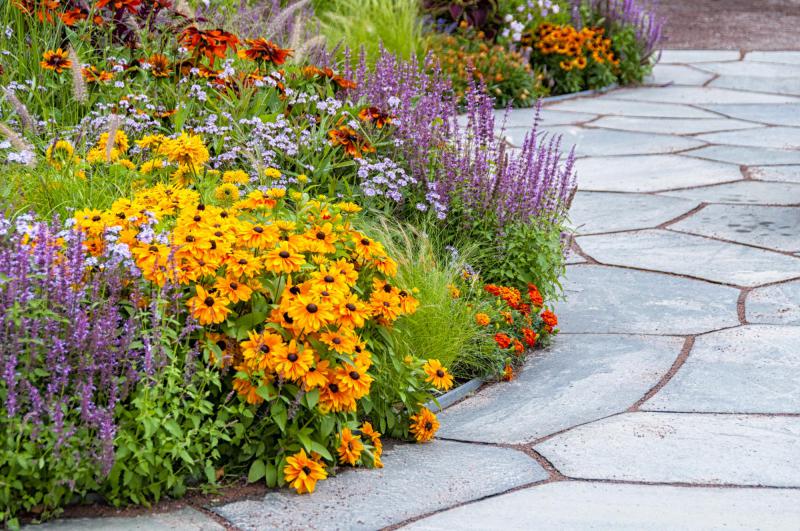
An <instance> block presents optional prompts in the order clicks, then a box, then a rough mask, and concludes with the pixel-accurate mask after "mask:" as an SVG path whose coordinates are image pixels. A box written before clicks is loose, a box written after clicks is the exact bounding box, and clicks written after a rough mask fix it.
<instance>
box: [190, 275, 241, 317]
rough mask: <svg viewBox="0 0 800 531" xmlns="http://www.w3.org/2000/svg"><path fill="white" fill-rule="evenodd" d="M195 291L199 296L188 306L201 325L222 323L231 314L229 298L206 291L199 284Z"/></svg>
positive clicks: (192, 299) (191, 300) (193, 298)
mask: <svg viewBox="0 0 800 531" xmlns="http://www.w3.org/2000/svg"><path fill="white" fill-rule="evenodd" d="M195 290H196V293H197V295H195V296H194V297H192V298H191V299H189V301H188V302H187V303H186V305H187V306H188V307H189V309H190V310H191V311H192V317H194V318H195V319H197V321H198V322H199V323H200V324H201V325H208V324H216V323H221V322H222V321H224V320H225V319H226V318H227V316H228V314H229V313H231V310H230V309H229V308H228V303H229V302H230V301H229V300H228V299H227V298H225V297H220V296H218V295H216V294H215V293H211V292H209V291H206V290H205V289H204V288H203V286H200V285H199V284H198V285H196V286H195Z"/></svg>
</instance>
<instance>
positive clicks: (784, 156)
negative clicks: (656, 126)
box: [686, 146, 800, 166]
mask: <svg viewBox="0 0 800 531" xmlns="http://www.w3.org/2000/svg"><path fill="white" fill-rule="evenodd" d="M686 155H688V156H691V157H700V158H703V159H709V160H716V161H719V162H730V163H732V164H741V165H744V166H760V165H765V164H770V165H783V164H800V151H795V150H792V151H789V150H786V151H784V150H779V149H764V148H756V147H748V146H707V147H702V148H700V149H695V150H693V151H689V152H687V153H686Z"/></svg>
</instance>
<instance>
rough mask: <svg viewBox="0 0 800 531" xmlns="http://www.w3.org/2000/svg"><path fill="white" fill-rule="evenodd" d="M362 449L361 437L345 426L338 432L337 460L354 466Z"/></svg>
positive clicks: (359, 457)
mask: <svg viewBox="0 0 800 531" xmlns="http://www.w3.org/2000/svg"><path fill="white" fill-rule="evenodd" d="M363 451H364V444H363V443H362V442H361V437H359V436H358V435H353V432H352V431H351V430H350V428H345V429H343V430H342V433H340V434H339V449H338V452H339V462H340V463H342V464H347V465H350V466H356V463H357V462H358V460H359V459H361V452H363Z"/></svg>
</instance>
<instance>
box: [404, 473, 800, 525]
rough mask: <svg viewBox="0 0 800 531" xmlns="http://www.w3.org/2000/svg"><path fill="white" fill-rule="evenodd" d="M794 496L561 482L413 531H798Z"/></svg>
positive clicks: (444, 516)
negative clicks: (587, 530)
mask: <svg viewBox="0 0 800 531" xmlns="http://www.w3.org/2000/svg"><path fill="white" fill-rule="evenodd" d="M799 521H800V491H797V490H786V489H758V488H742V489H720V488H707V487H673V486H669V485H626V484H609V483H590V482H586V481H560V482H557V483H549V484H546V485H538V486H535V487H530V488H527V489H522V490H518V491H516V492H510V493H508V494H503V495H502V496H495V497H492V498H488V499H486V500H481V501H478V502H475V503H471V504H469V505H464V506H462V507H456V508H454V509H450V510H449V511H445V512H442V513H438V514H435V515H432V516H429V517H428V518H423V519H422V520H419V521H417V522H413V523H411V524H409V525H408V526H406V527H403V528H402V529H408V530H415V531H451V530H453V529H460V530H465V531H508V530H514V531H516V530H519V531H523V530H524V531H528V530H531V529H536V530H537V531H578V530H580V531H583V530H586V529H593V530H596V531H641V530H642V529H647V530H649V531H674V530H676V529H682V530H686V531H707V530H709V529H726V530H729V531H736V530H740V531H745V530H747V531H750V530H753V529H770V530H772V531H789V530H792V531H796V529H797V522H799Z"/></svg>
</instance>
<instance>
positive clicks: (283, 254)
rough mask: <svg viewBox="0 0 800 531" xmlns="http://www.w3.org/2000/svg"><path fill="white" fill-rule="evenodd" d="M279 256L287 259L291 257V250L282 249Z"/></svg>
mask: <svg viewBox="0 0 800 531" xmlns="http://www.w3.org/2000/svg"><path fill="white" fill-rule="evenodd" d="M278 256H280V257H281V258H283V259H284V260H285V259H287V258H289V257H290V256H291V255H290V254H289V251H281V252H279V253H278Z"/></svg>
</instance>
